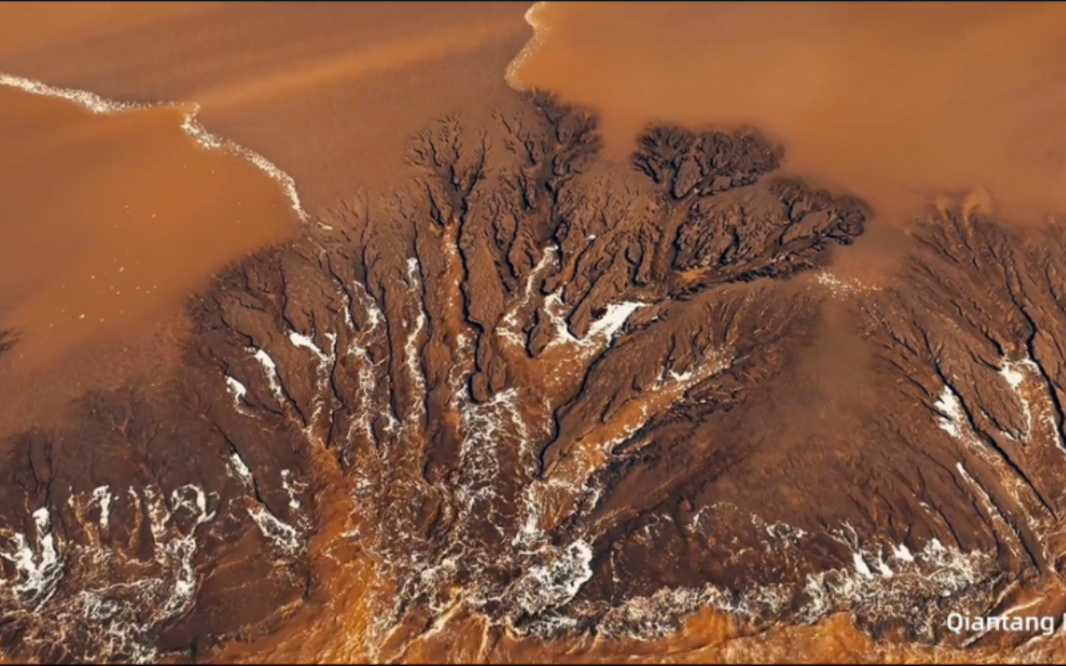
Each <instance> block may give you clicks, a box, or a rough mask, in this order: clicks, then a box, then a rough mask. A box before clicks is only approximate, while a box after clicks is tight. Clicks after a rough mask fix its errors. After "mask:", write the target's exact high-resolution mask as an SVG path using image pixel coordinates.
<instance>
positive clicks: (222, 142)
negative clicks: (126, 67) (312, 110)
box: [0, 72, 310, 224]
mask: <svg viewBox="0 0 1066 666" xmlns="http://www.w3.org/2000/svg"><path fill="white" fill-rule="evenodd" d="M0 86H5V87H8V88H16V89H18V90H21V91H23V92H27V93H30V94H31V95H39V96H42V97H55V98H58V99H63V100H66V101H68V102H73V103H74V104H77V105H78V106H80V107H82V108H83V109H85V110H86V111H88V112H89V113H93V114H114V113H122V112H125V111H139V110H144V109H153V108H160V107H175V108H184V109H188V111H186V112H185V113H184V114H183V119H182V123H181V129H182V131H183V132H185V134H187V135H188V136H189V137H191V138H192V139H193V141H195V142H196V143H197V144H199V145H200V146H201V147H202V148H205V149H207V150H215V151H219V152H222V153H225V154H228V155H235V156H237V157H239V158H240V159H242V160H244V161H245V162H248V163H249V164H251V165H252V166H254V167H256V168H257V169H259V170H260V171H262V172H263V173H265V174H266V175H267V176H269V177H270V179H271V180H273V181H274V182H276V183H277V184H278V185H280V186H281V189H282V191H283V192H284V193H285V197H286V198H287V199H288V200H289V207H290V208H292V210H293V212H295V213H296V217H297V218H298V219H299V220H300V222H302V223H305V224H306V223H307V222H308V221H309V220H310V215H308V213H307V211H306V210H304V207H303V204H302V202H301V201H300V194H299V191H298V190H297V188H296V181H295V180H294V179H293V177H292V176H290V175H289V174H287V173H286V172H284V171H282V170H281V169H280V168H279V167H278V166H277V165H276V164H274V163H273V162H271V161H270V160H268V159H267V158H266V157H263V156H262V155H261V154H259V153H257V152H255V151H254V150H252V149H251V148H248V147H246V146H242V145H241V144H239V143H236V142H235V141H231V140H229V139H225V138H223V137H220V136H218V135H217V134H212V133H211V132H209V131H208V130H207V128H205V127H204V126H203V124H201V123H200V121H199V120H198V119H197V115H198V114H199V113H200V105H199V104H197V103H196V102H154V103H139V102H123V101H117V100H110V99H106V98H104V97H101V96H100V95H97V94H96V93H93V92H89V91H87V90H78V89H76V88H61V87H57V86H50V85H48V84H46V83H43V82H41V81H35V80H33V79H28V78H25V77H21V76H15V75H12V74H6V73H4V72H0Z"/></svg>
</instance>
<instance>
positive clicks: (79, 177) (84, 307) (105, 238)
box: [0, 87, 298, 409]
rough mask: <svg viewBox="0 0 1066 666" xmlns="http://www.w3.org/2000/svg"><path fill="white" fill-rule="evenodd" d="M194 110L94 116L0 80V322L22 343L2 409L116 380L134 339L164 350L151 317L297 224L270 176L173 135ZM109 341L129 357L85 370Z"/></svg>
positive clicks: (12, 360) (13, 357)
mask: <svg viewBox="0 0 1066 666" xmlns="http://www.w3.org/2000/svg"><path fill="white" fill-rule="evenodd" d="M190 110H191V109H190V108H187V107H155V108H147V109H138V110H129V111H121V112H117V113H103V114H98V113H91V112H89V111H88V110H86V109H84V108H81V107H80V106H78V105H77V104H74V103H72V102H70V101H67V100H63V99H56V98H51V97H46V96H39V95H32V94H29V93H26V92H23V91H21V90H17V89H13V88H3V87H0V145H2V146H3V150H2V151H0V238H2V242H0V266H2V267H3V270H2V271H0V328H4V329H8V330H14V331H15V335H16V336H17V338H18V339H17V342H16V344H15V345H14V347H13V348H12V349H11V351H10V352H8V353H7V358H5V359H4V360H5V363H4V367H3V368H2V370H0V382H2V383H3V384H4V389H5V391H4V393H5V395H4V400H3V403H4V405H3V407H11V406H14V405H16V404H20V403H23V402H24V401H26V400H30V401H31V402H38V401H39V400H40V399H41V397H42V396H41V394H42V393H43V394H44V395H45V396H46V397H52V396H54V397H58V396H59V395H61V394H64V393H65V390H64V389H63V388H62V386H69V387H70V388H72V389H74V390H77V389H78V387H79V386H80V387H82V388H84V387H85V386H89V385H93V384H94V383H95V382H97V381H101V382H114V381H116V380H117V377H116V372H115V371H116V370H117V369H118V368H120V367H122V366H129V365H131V364H133V360H132V359H131V358H129V357H128V350H129V346H130V345H131V344H132V345H135V346H136V347H137V348H139V349H142V350H143V351H144V352H147V353H148V355H149V356H161V355H163V354H164V353H165V352H164V350H163V347H164V346H165V345H162V344H161V342H162V340H161V339H158V336H159V335H160V334H161V333H160V331H159V330H158V329H159V326H160V322H161V321H163V320H170V319H173V318H175V317H176V316H177V315H178V314H179V313H180V311H181V309H182V308H181V306H182V302H183V300H184V299H185V298H186V297H187V296H188V295H189V294H190V293H192V292H193V291H195V290H197V289H199V288H201V287H203V286H204V285H205V284H206V281H207V280H208V279H209V277H210V276H211V274H212V273H214V272H216V271H217V270H218V269H220V268H221V267H223V266H224V265H225V264H226V263H227V262H229V261H231V260H234V259H237V258H239V257H240V256H242V255H244V254H246V253H248V252H250V251H252V250H254V249H256V248H259V247H261V246H263V245H266V244H269V243H272V242H276V241H280V240H282V239H284V238H286V237H288V236H290V235H292V234H294V233H295V232H296V231H297V229H298V223H297V216H296V213H295V212H294V210H293V209H292V208H291V206H290V201H289V200H288V199H287V198H286V196H285V194H284V192H283V191H282V189H281V188H280V187H279V185H278V183H276V182H275V181H274V180H272V179H271V178H269V177H268V176H267V175H266V174H264V173H263V172H262V171H260V170H259V169H257V168H256V167H254V166H253V165H251V164H249V163H247V162H246V161H244V160H243V159H242V158H240V157H238V156H236V155H232V154H226V153H225V152H221V151H217V150H208V149H206V148H205V147H203V146H201V145H199V144H198V142H197V141H196V140H195V139H194V138H193V137H191V136H190V135H189V134H187V133H186V132H185V131H183V129H182V124H183V122H184V121H185V117H186V114H187V113H188V112H189V111H190ZM105 348H107V349H112V350H118V349H124V350H125V351H126V352H127V353H125V354H120V357H119V358H114V359H111V361H110V362H107V363H103V367H98V368H96V369H95V370H94V369H93V366H95V365H100V363H98V362H97V360H96V359H98V358H99V354H100V353H101V352H102V351H103V350H104V349H105ZM90 350H91V351H90ZM57 368H59V369H61V370H59V369H57ZM57 372H58V374H56V373H57ZM101 373H102V374H101ZM117 374H121V373H117ZM46 376H52V377H54V378H56V381H54V382H49V381H44V380H43V377H46ZM94 376H95V377H96V378H95V379H94ZM59 377H62V381H61V382H60V381H59V380H58V378H59ZM58 384H61V385H62V386H57V385H58ZM31 398H32V400H31ZM3 407H0V409H2V408H3Z"/></svg>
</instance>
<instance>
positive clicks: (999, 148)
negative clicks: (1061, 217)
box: [509, 2, 1066, 222]
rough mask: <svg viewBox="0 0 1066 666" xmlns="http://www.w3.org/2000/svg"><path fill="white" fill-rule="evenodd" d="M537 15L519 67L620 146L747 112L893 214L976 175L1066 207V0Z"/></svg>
mask: <svg viewBox="0 0 1066 666" xmlns="http://www.w3.org/2000/svg"><path fill="white" fill-rule="evenodd" d="M528 20H529V21H530V22H531V24H532V25H533V26H534V28H535V30H536V33H537V37H536V39H535V40H533V42H532V43H531V44H530V46H529V47H528V48H527V49H526V51H525V53H523V55H522V56H521V57H520V58H519V59H518V60H517V61H516V62H515V64H514V65H513V67H512V70H511V72H510V77H509V78H510V80H511V81H512V83H514V84H515V85H516V86H519V87H531V86H535V87H544V88H548V89H551V90H555V91H558V92H560V93H561V94H562V95H563V97H564V98H565V99H567V100H568V101H570V102H575V103H580V104H585V105H589V106H592V107H594V108H596V109H598V110H600V111H602V113H603V118H604V129H605V132H606V133H607V135H608V141H609V144H612V145H613V146H615V147H616V148H617V149H619V150H624V149H625V148H626V147H627V146H628V145H629V144H630V142H631V141H632V139H633V137H634V136H635V135H636V133H637V130H638V128H639V127H640V126H641V125H642V124H644V123H645V122H647V121H648V120H651V119H654V120H660V121H668V122H677V123H683V124H687V125H693V124H705V123H711V124H723V123H724V124H748V125H753V126H755V127H758V128H759V129H760V130H762V131H764V132H766V133H769V134H770V135H771V136H773V137H774V138H777V139H780V140H783V141H784V142H785V144H786V146H787V148H788V158H787V161H786V164H785V166H786V168H789V169H790V170H792V171H793V172H794V173H796V174H801V175H802V176H803V177H806V178H816V179H818V180H819V181H820V182H822V183H823V184H824V185H826V186H828V187H831V188H833V189H835V190H843V191H846V192H849V193H852V194H855V195H858V196H860V197H862V198H864V199H865V200H867V201H868V202H870V203H871V204H872V205H873V206H874V208H875V209H876V211H877V212H879V213H881V214H882V216H883V217H887V218H889V219H894V220H896V221H897V222H898V221H901V220H902V219H904V216H908V215H909V214H911V213H913V212H914V210H915V205H916V204H917V203H922V202H924V201H923V200H924V199H925V198H927V197H930V196H935V195H939V194H942V193H944V192H960V191H961V192H968V191H970V190H971V189H973V188H974V187H975V186H977V187H981V186H983V187H985V188H987V189H988V190H989V191H990V192H991V193H992V195H993V196H994V197H995V199H996V201H997V202H998V203H999V204H1000V205H1002V206H1005V207H1007V208H1009V209H1010V210H1011V212H1014V213H1022V212H1024V213H1027V214H1029V215H1044V214H1046V212H1047V211H1048V210H1055V211H1063V210H1064V209H1066V187H1063V185H1064V184H1066V162H1064V160H1066V124H1064V123H1063V122H1062V118H1063V116H1064V114H1066V5H1062V4H1058V3H966V2H963V3H761V2H760V3H706V4H693V3H655V4H654V5H653V4H651V3H554V2H542V3H537V5H536V6H535V7H534V8H533V10H532V11H530V13H529V15H528Z"/></svg>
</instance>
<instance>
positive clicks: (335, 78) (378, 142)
mask: <svg viewBox="0 0 1066 666" xmlns="http://www.w3.org/2000/svg"><path fill="white" fill-rule="evenodd" d="M528 6H529V3H492V4H483V3H454V4H452V3H449V4H445V5H440V4H435V3H299V4H298V5H297V4H296V3H228V4H222V3H210V4H204V5H199V4H197V5H195V6H189V7H187V8H186V9H182V8H181V7H175V6H172V5H167V4H159V5H157V4H149V3H132V4H130V5H125V4H123V6H122V10H121V11H119V10H118V8H116V7H114V6H112V5H111V4H110V3H95V4H92V3H90V4H86V5H84V8H83V9H79V10H78V11H79V13H78V16H79V22H78V26H77V28H76V29H75V28H74V27H71V28H70V29H69V30H64V29H62V25H63V22H64V21H62V20H61V21H59V24H60V25H59V26H55V25H53V24H54V23H56V22H57V17H58V16H60V15H61V14H62V12H63V9H61V8H55V7H54V6H50V5H46V4H38V5H3V6H0V71H2V72H7V73H9V74H13V75H18V76H24V77H27V78H31V79H35V80H40V81H44V82H46V83H48V84H50V85H55V86H63V87H70V88H77V89H82V90H91V91H92V92H94V93H97V94H99V95H101V96H103V97H106V98H108V99H117V100H132V101H142V102H154V101H158V100H188V101H192V102H197V103H199V104H200V105H201V107H202V111H201V113H200V116H199V117H200V119H201V121H202V122H203V124H204V125H205V126H206V127H207V128H209V129H210V130H211V131H212V132H214V133H216V134H218V135H221V136H225V137H226V138H228V139H232V140H233V141H235V142H236V143H239V144H241V145H244V146H248V147H250V148H252V149H254V150H256V151H257V152H259V153H261V154H263V155H267V156H269V158H270V159H271V160H272V161H273V162H274V163H276V164H277V165H278V167H280V168H281V169H282V170H284V171H285V172H286V173H288V174H290V175H291V176H292V177H293V178H294V179H295V180H296V182H297V183H298V184H299V189H300V194H301V197H302V198H303V200H304V201H305V202H306V204H307V208H308V210H309V211H311V212H315V211H317V210H320V208H321V207H322V206H323V205H327V204H331V203H334V202H335V201H336V199H337V197H339V196H349V195H351V194H352V193H353V192H354V191H355V190H356V189H359V188H364V187H365V188H370V189H376V188H379V187H382V186H388V185H393V184H395V183H396V181H397V180H399V179H402V178H403V177H405V173H406V172H404V170H403V169H402V164H403V159H402V158H403V153H404V150H403V149H404V146H405V143H406V141H407V139H408V137H409V136H410V134H411V133H413V132H415V131H417V130H419V129H421V128H423V127H425V126H426V125H427V124H428V123H429V122H431V121H432V120H433V119H434V118H436V117H438V116H440V115H442V114H445V113H450V112H462V113H464V114H465V115H467V116H468V117H469V118H470V122H471V123H474V122H478V121H480V120H482V119H487V117H488V112H489V111H490V110H491V109H492V108H493V107H498V106H500V105H503V104H507V103H508V102H509V101H510V100H512V99H513V92H512V91H511V90H510V89H509V88H508V87H507V84H506V83H505V82H504V80H503V77H502V76H501V74H502V72H504V71H505V70H506V67H507V63H508V62H509V61H510V60H511V58H513V57H514V55H515V54H516V53H518V51H520V50H521V48H522V45H523V44H524V43H525V42H526V40H527V39H528V38H529V35H530V30H529V26H528V25H526V24H525V23H524V22H523V21H522V15H523V13H524V12H525V11H526V9H527V8H528ZM127 7H128V8H129V9H126V8H127ZM15 33H20V34H21V33H31V34H33V35H35V37H34V38H33V39H32V40H31V39H28V38H25V37H20V38H18V39H15V40H13V42H9V41H7V38H8V35H9V34H10V35H14V34H15Z"/></svg>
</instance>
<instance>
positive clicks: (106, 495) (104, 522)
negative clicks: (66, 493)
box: [72, 486, 111, 530]
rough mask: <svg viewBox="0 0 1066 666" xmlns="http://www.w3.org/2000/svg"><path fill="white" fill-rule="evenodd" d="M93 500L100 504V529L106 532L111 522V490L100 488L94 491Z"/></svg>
mask: <svg viewBox="0 0 1066 666" xmlns="http://www.w3.org/2000/svg"><path fill="white" fill-rule="evenodd" d="M72 497H73V496H72ZM93 499H94V500H96V501H97V502H99V503H100V527H102V528H104V529H105V530H106V529H107V526H108V524H109V523H110V522H111V488H109V487H108V486H100V487H99V488H95V489H93Z"/></svg>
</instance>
